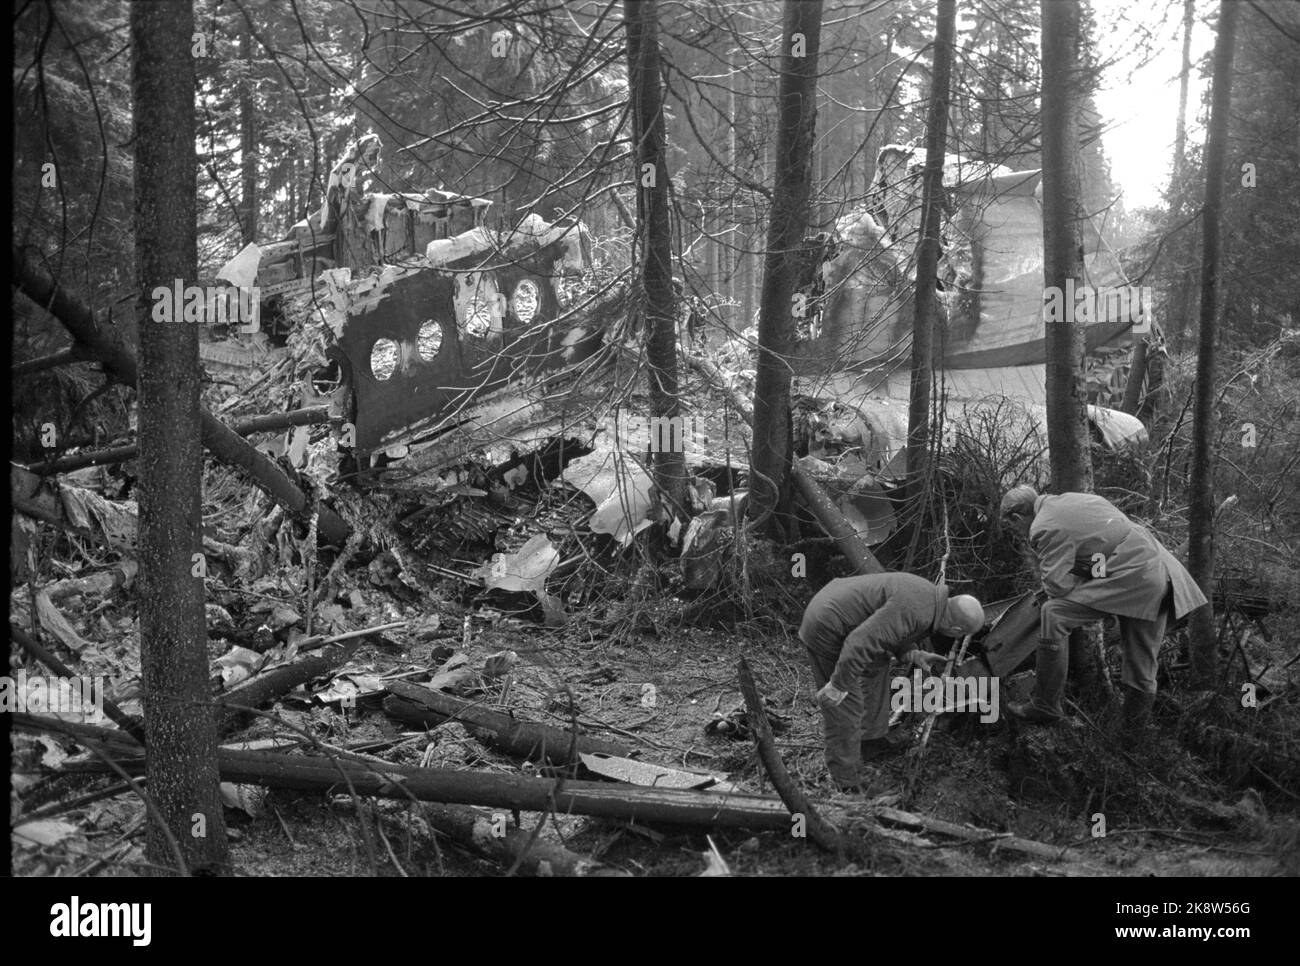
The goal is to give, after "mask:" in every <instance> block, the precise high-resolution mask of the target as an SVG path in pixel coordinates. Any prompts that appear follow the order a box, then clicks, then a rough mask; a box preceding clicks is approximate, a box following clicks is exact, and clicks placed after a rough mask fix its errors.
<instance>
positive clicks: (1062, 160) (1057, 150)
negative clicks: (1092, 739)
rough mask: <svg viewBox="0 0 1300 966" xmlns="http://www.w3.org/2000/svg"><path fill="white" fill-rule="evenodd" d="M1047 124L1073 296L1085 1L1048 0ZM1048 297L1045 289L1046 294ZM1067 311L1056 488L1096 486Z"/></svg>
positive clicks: (1047, 169)
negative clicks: (1081, 6) (1082, 8)
mask: <svg viewBox="0 0 1300 966" xmlns="http://www.w3.org/2000/svg"><path fill="white" fill-rule="evenodd" d="M1042 24H1043V36H1042V57H1043V91H1042V105H1041V112H1042V115H1041V116H1042V127H1043V284H1044V286H1045V287H1046V288H1048V289H1052V288H1055V289H1056V291H1057V292H1059V293H1062V295H1063V296H1064V295H1069V294H1070V293H1071V291H1072V289H1070V288H1067V286H1066V282H1067V280H1071V279H1072V280H1073V282H1074V285H1075V286H1082V285H1083V284H1085V279H1084V271H1083V237H1082V233H1081V231H1080V228H1079V226H1080V224H1081V223H1082V221H1083V218H1084V217H1085V213H1084V210H1083V193H1082V184H1081V178H1080V170H1079V169H1080V162H1079V158H1080V144H1079V112H1080V107H1081V103H1082V95H1081V91H1082V83H1081V79H1080V77H1079V72H1080V66H1079V47H1080V45H1081V43H1082V40H1083V38H1082V35H1081V28H1080V22H1079V3H1078V0H1042ZM1044 297H1045V298H1046V293H1044ZM1063 305H1064V311H1063V317H1062V319H1061V320H1059V321H1052V320H1046V321H1045V330H1046V331H1045V336H1046V339H1045V341H1046V352H1047V360H1046V361H1047V372H1046V376H1047V380H1046V382H1047V393H1046V395H1047V400H1046V401H1047V445H1048V448H1049V450H1050V455H1051V470H1052V489H1053V490H1054V491H1055V492H1057V493H1068V492H1087V491H1089V490H1091V489H1092V454H1091V453H1090V452H1089V437H1088V410H1087V404H1088V393H1087V386H1086V383H1085V381H1084V353H1085V349H1086V343H1085V341H1084V332H1083V327H1082V326H1081V325H1079V324H1078V323H1077V322H1076V320H1075V314H1074V304H1073V302H1072V301H1066V300H1064V299H1063ZM1091 643H1092V638H1091V636H1090V632H1089V630H1088V629H1086V628H1080V629H1079V630H1076V631H1074V632H1072V633H1071V634H1070V640H1069V648H1070V655H1071V661H1070V678H1071V680H1072V681H1073V682H1074V686H1075V688H1076V691H1077V692H1078V694H1079V696H1080V697H1081V698H1083V699H1084V700H1086V701H1088V703H1089V704H1091V703H1092V701H1091V700H1090V698H1092V697H1094V696H1097V695H1101V694H1104V693H1106V691H1107V689H1106V687H1105V685H1104V683H1103V679H1104V675H1105V665H1104V664H1102V663H1101V662H1100V660H1098V654H1097V651H1096V649H1095V648H1094V647H1092V646H1091Z"/></svg>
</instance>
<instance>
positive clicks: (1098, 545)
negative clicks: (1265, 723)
mask: <svg viewBox="0 0 1300 966" xmlns="http://www.w3.org/2000/svg"><path fill="white" fill-rule="evenodd" d="M1001 512H1002V518H1003V521H1004V522H1005V523H1006V525H1007V526H1009V527H1010V528H1011V529H1012V531H1013V532H1016V533H1019V534H1020V535H1021V536H1022V537H1025V538H1026V539H1027V540H1028V541H1029V546H1030V549H1031V550H1032V552H1033V554H1034V557H1035V558H1036V560H1037V562H1038V569H1039V576H1040V578H1041V579H1042V582H1043V590H1044V592H1045V593H1046V595H1047V598H1048V599H1047V600H1046V601H1045V602H1044V604H1043V607H1042V616H1041V622H1040V625H1039V644H1038V650H1037V652H1036V655H1035V656H1036V669H1037V670H1036V681H1035V686H1034V695H1033V698H1032V699H1031V700H1029V701H1027V702H1023V703H1021V702H1012V703H1011V704H1009V705H1008V706H1007V711H1009V712H1010V713H1011V714H1012V715H1014V716H1015V717H1017V718H1021V719H1022V720H1025V721H1032V722H1042V723H1051V722H1056V721H1059V720H1061V718H1063V717H1064V712H1063V711H1062V709H1061V696H1062V694H1063V693H1064V691H1065V677H1066V672H1067V670H1068V666H1069V651H1068V638H1069V634H1070V631H1072V630H1074V629H1075V628H1077V627H1082V626H1084V625H1085V624H1090V623H1092V622H1094V621H1099V620H1102V619H1103V618H1105V617H1106V615H1108V614H1114V615H1116V616H1118V617H1119V632H1120V640H1121V646H1122V648H1123V670H1122V673H1121V680H1122V681H1123V686H1124V711H1123V720H1124V725H1125V728H1126V729H1128V730H1129V731H1130V732H1131V733H1133V734H1135V735H1136V734H1137V733H1138V732H1140V730H1141V729H1142V727H1144V726H1145V724H1146V722H1147V721H1148V720H1149V718H1150V716H1151V706H1152V705H1153V704H1154V702H1155V693H1156V665H1157V658H1158V656H1159V653H1160V645H1161V643H1162V642H1163V641H1164V636H1165V627H1166V625H1167V623H1168V620H1169V618H1170V616H1173V617H1174V618H1175V619H1178V618H1181V617H1183V616H1184V615H1186V614H1189V613H1191V612H1192V611H1194V610H1196V609H1197V608H1198V607H1201V606H1202V605H1204V604H1205V603H1206V602H1207V601H1206V599H1205V595H1204V594H1202V593H1201V589H1200V588H1199V587H1198V586H1197V585H1196V582H1195V581H1194V580H1192V578H1191V575H1190V574H1188V573H1187V571H1186V569H1184V567H1183V565H1182V564H1180V563H1179V562H1178V561H1177V560H1175V559H1174V556H1173V554H1171V553H1170V552H1169V551H1168V550H1166V549H1165V548H1164V547H1163V546H1162V545H1161V544H1160V541H1159V540H1157V539H1156V538H1155V537H1154V536H1153V535H1152V534H1151V532H1150V531H1149V530H1147V528H1146V527H1144V526H1141V525H1140V524H1137V523H1134V522H1133V521H1132V520H1130V519H1129V518H1128V517H1127V516H1125V515H1124V514H1123V513H1122V512H1120V510H1119V509H1118V508H1117V507H1116V506H1115V505H1114V504H1112V503H1111V502H1110V501H1109V500H1106V499H1104V498H1102V497H1100V496H1097V495H1095V494H1092V493H1062V494H1061V495H1060V496H1039V495H1038V493H1037V492H1036V491H1035V490H1034V488H1033V487H1031V486H1017V487H1015V488H1014V489H1012V490H1010V491H1008V492H1007V494H1006V495H1005V496H1004V497H1003V498H1002V507H1001Z"/></svg>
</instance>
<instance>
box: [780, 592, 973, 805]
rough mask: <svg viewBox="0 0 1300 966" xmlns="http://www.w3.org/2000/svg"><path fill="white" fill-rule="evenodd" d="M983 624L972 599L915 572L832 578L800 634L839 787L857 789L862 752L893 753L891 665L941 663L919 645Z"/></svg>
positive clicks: (828, 757) (828, 760)
mask: <svg viewBox="0 0 1300 966" xmlns="http://www.w3.org/2000/svg"><path fill="white" fill-rule="evenodd" d="M983 626H984V609H983V608H982V607H981V606H980V602H979V601H978V600H976V599H975V598H974V597H970V596H966V595H961V596H957V597H952V598H949V596H948V590H947V588H945V587H936V586H935V585H934V584H932V583H930V582H929V581H928V580H925V579H924V578H922V577H917V576H914V575H912V574H900V573H883V574H870V575H868V576H863V577H844V578H841V579H839V580H832V581H831V582H830V583H828V584H827V585H826V586H825V587H823V588H822V589H821V590H819V591H818V592H817V594H816V595H815V596H814V597H813V599H812V600H811V601H810V602H809V603H808V607H807V609H806V610H805V611H804V615H803V622H802V623H801V624H800V626H799V639H800V640H801V641H803V643H804V646H805V647H806V648H808V657H809V660H810V662H811V664H812V671H813V681H814V682H815V684H816V685H817V688H818V691H817V705H818V707H820V708H821V711H822V723H823V725H824V728H825V731H824V734H825V741H826V767H827V768H828V769H829V771H830V773H831V778H832V780H834V782H835V783H836V784H837V785H838V786H839V787H840V788H841V789H845V790H851V789H855V788H858V787H860V771H859V766H860V765H861V761H862V756H863V755H864V754H865V755H867V756H874V755H876V754H879V753H881V752H884V751H887V750H890V749H889V748H888V747H887V746H888V742H887V739H886V735H887V733H888V731H889V664H890V661H891V660H892V659H894V658H900V659H903V660H908V661H910V662H911V663H913V664H915V665H918V666H920V667H927V666H928V665H930V664H932V663H934V662H936V661H942V660H944V659H945V658H944V656H943V655H941V654H934V653H931V652H929V651H924V650H919V649H917V648H916V645H917V644H918V643H919V642H921V641H922V640H925V639H928V638H929V636H930V635H931V634H932V633H938V634H943V635H945V636H947V637H964V636H965V635H967V634H973V633H975V631H977V630H979V629H980V628H981V627H983Z"/></svg>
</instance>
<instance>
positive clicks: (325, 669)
mask: <svg viewBox="0 0 1300 966" xmlns="http://www.w3.org/2000/svg"><path fill="white" fill-rule="evenodd" d="M363 643H365V642H364V640H363V639H362V638H360V637H353V638H352V639H351V640H350V641H348V642H347V643H344V644H332V645H330V646H328V647H326V648H325V649H324V650H323V651H321V653H319V654H314V655H312V656H311V657H305V658H303V659H302V660H299V661H294V662H293V663H292V664H286V665H285V666H284V667H278V668H276V669H275V670H273V671H268V672H267V673H266V674H259V675H258V676H257V677H255V678H253V679H252V680H251V681H249V682H247V683H246V684H242V685H240V686H239V687H237V688H233V689H231V690H230V691H227V692H226V693H225V694H223V695H222V696H221V697H219V698H218V699H217V702H216V704H217V707H216V711H215V714H216V720H217V733H218V734H221V735H226V734H229V733H230V732H232V731H235V730H236V729H238V728H239V727H240V726H241V725H242V724H243V723H244V722H245V721H247V720H248V718H249V716H251V715H252V712H251V711H248V710H245V709H248V708H260V707H261V706H262V705H264V704H269V703H270V702H271V701H272V700H273V699H275V698H278V697H279V696H280V695H282V694H286V693H287V692H289V691H291V690H293V689H294V688H296V687H297V686H298V685H300V684H306V683H307V682H308V681H314V680H315V679H316V678H318V677H321V676H323V675H326V674H329V673H330V672H331V671H333V670H335V669H336V668H339V667H342V666H343V665H344V664H346V663H347V661H348V659H349V658H351V657H352V655H353V654H354V653H355V652H356V651H357V649H358V648H360V647H361V645H362V644H363Z"/></svg>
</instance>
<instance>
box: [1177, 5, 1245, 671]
mask: <svg viewBox="0 0 1300 966" xmlns="http://www.w3.org/2000/svg"><path fill="white" fill-rule="evenodd" d="M1236 29H1237V5H1236V4H1235V3H1231V2H1228V0H1223V2H1221V3H1220V4H1219V35H1218V37H1217V38H1216V39H1215V42H1214V80H1213V84H1214V91H1213V94H1212V99H1211V102H1210V126H1209V131H1208V133H1207V136H1206V144H1205V206H1204V212H1205V215H1204V224H1203V227H1202V230H1201V234H1202V238H1203V239H1204V244H1203V248H1202V255H1201V317H1200V323H1201V328H1200V336H1199V338H1198V340H1197V351H1196V390H1195V392H1196V397H1195V400H1194V403H1193V409H1192V479H1191V484H1190V487H1189V490H1190V492H1189V493H1188V497H1189V500H1188V502H1189V504H1190V505H1189V507H1188V526H1187V539H1188V544H1189V548H1188V554H1187V570H1188V572H1189V573H1190V574H1191V575H1192V577H1193V578H1195V580H1196V582H1197V583H1198V584H1200V586H1201V592H1202V593H1204V594H1205V596H1206V597H1207V598H1209V599H1210V600H1211V601H1213V599H1214V449H1213V447H1212V437H1213V431H1214V356H1215V351H1214V350H1215V344H1214V343H1215V339H1216V338H1217V335H1218V316H1219V311H1220V299H1219V259H1220V236H1219V221H1220V216H1221V214H1222V210H1223V182H1224V177H1225V175H1226V174H1227V172H1226V166H1225V156H1226V154H1227V150H1228V105H1229V103H1230V101H1231V93H1232V54H1233V41H1234V38H1235V35H1236ZM1191 631H1192V667H1193V670H1194V672H1195V674H1196V676H1197V678H1198V679H1199V680H1200V682H1201V684H1202V685H1204V686H1207V687H1208V686H1210V685H1211V684H1212V683H1213V681H1214V676H1215V670H1216V668H1217V666H1218V654H1217V653H1216V638H1215V632H1214V605H1213V604H1211V605H1210V606H1208V607H1202V608H1201V609H1199V610H1197V611H1195V612H1194V613H1193V614H1192V620H1191Z"/></svg>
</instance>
